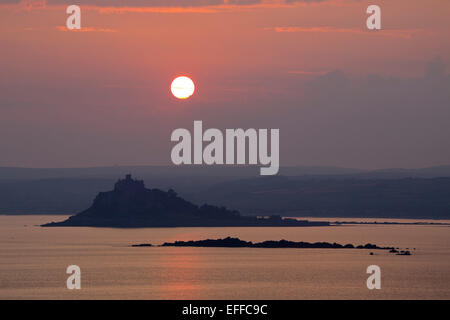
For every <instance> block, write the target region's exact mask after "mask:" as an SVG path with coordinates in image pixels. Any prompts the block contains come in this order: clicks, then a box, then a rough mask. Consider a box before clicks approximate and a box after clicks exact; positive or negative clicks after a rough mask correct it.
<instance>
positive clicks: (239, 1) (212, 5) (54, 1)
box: [0, 0, 334, 13]
mask: <svg viewBox="0 0 450 320" xmlns="http://www.w3.org/2000/svg"><path fill="white" fill-rule="evenodd" d="M332 1H334V0H77V1H75V2H74V0H5V1H3V3H4V4H6V5H20V6H21V7H24V8H26V9H31V8H42V7H49V6H68V5H72V4H77V5H80V6H84V7H87V8H93V9H97V10H99V11H100V12H103V13H105V12H110V13H111V12H119V13H122V12H168V13H171V12H217V11H218V10H223V9H236V8H252V7H280V6H293V5H296V4H303V5H304V4H313V3H322V2H332ZM1 4H2V3H0V5H1Z"/></svg>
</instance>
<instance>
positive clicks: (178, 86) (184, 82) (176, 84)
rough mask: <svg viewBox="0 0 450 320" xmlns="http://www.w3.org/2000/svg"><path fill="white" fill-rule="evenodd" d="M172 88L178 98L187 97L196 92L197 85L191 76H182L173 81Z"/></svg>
mask: <svg viewBox="0 0 450 320" xmlns="http://www.w3.org/2000/svg"><path fill="white" fill-rule="evenodd" d="M170 90H171V91H172V94H173V95H174V96H175V97H176V98H178V99H187V98H189V97H190V96H192V95H193V94H194V90H195V85H194V82H193V81H192V80H191V79H190V78H188V77H186V76H180V77H177V78H175V80H173V81H172V85H171V86H170Z"/></svg>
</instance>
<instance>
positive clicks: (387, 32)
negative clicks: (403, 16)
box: [266, 27, 421, 39]
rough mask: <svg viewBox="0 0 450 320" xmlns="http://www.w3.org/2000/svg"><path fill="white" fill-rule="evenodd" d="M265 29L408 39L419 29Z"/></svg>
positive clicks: (284, 31) (282, 31)
mask: <svg viewBox="0 0 450 320" xmlns="http://www.w3.org/2000/svg"><path fill="white" fill-rule="evenodd" d="M266 30H269V31H274V32H277V33H347V34H360V35H368V34H370V35H377V36H385V37H393V38H403V39H410V38H412V36H413V35H414V34H415V33H418V32H420V31H421V30H419V29H382V30H378V31H370V30H365V29H358V28H334V27H309V28H305V27H274V28H266Z"/></svg>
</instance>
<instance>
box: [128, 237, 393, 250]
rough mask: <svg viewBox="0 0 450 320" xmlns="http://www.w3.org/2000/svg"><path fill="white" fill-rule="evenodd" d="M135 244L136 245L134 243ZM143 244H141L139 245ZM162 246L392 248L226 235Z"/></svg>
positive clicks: (167, 243) (163, 245) (387, 248)
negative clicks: (258, 240) (255, 238)
mask: <svg viewBox="0 0 450 320" xmlns="http://www.w3.org/2000/svg"><path fill="white" fill-rule="evenodd" d="M134 246H137V245H134ZM139 246H143V245H139ZM161 246H162V247H213V248H310V249H311V248H312V249H371V250H392V249H394V248H393V247H379V246H377V245H375V244H371V243H367V244H365V245H356V246H355V245H353V244H345V245H342V244H339V243H336V242H333V243H329V242H314V243H311V242H303V241H300V242H295V241H288V240H279V241H274V240H267V241H263V242H256V243H253V242H251V241H244V240H241V239H239V238H232V237H227V238H224V239H215V240H214V239H206V240H198V241H193V240H190V241H175V242H165V243H163V244H162V245H161Z"/></svg>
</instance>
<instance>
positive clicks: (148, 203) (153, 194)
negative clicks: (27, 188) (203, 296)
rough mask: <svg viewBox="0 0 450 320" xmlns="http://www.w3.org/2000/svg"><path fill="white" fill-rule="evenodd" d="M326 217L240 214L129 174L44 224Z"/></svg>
mask: <svg viewBox="0 0 450 320" xmlns="http://www.w3.org/2000/svg"><path fill="white" fill-rule="evenodd" d="M329 225H330V223H329V222H326V221H308V220H297V219H290V218H283V217H281V216H279V215H273V216H270V217H254V216H243V215H241V214H240V213H239V212H238V211H236V210H229V209H227V208H225V207H218V206H213V205H209V204H204V205H201V206H197V205H195V204H193V203H191V202H189V201H187V200H185V199H183V198H181V197H179V196H178V195H177V193H176V192H175V191H174V190H172V189H170V190H168V191H163V190H160V189H148V188H146V187H145V184H144V181H142V180H137V179H133V178H132V177H131V175H130V174H128V175H126V177H125V179H119V180H118V181H117V182H116V184H115V186H114V190H112V191H107V192H100V193H99V194H98V195H97V196H96V198H95V199H94V202H93V204H92V206H91V207H90V208H88V209H86V210H84V211H82V212H80V213H78V214H75V215H73V216H71V217H69V218H68V219H67V220H64V221H61V222H50V223H47V224H43V225H42V226H43V227H113V228H149V227H308V226H329Z"/></svg>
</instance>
